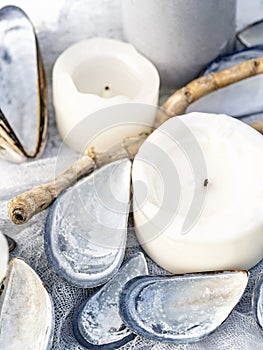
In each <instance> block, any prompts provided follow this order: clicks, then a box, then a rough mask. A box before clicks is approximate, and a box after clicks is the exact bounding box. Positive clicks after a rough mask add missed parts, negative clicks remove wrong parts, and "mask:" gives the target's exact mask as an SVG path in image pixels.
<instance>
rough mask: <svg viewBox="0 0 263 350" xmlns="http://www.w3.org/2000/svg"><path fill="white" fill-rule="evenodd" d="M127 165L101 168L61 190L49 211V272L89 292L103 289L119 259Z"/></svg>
mask: <svg viewBox="0 0 263 350" xmlns="http://www.w3.org/2000/svg"><path fill="white" fill-rule="evenodd" d="M130 171H131V162H130V160H128V159H123V160H120V161H117V162H114V163H110V164H108V165H105V166H104V167H102V168H101V169H99V170H96V171H95V172H94V173H92V174H91V175H89V176H88V177H86V178H84V179H83V180H81V181H79V182H78V183H77V184H76V185H75V186H73V187H71V188H69V189H68V190H66V191H65V192H64V193H62V195H60V196H59V197H58V198H57V200H56V201H55V203H54V204H53V205H52V207H51V209H50V211H49V215H48V218H47V222H46V226H45V251H46V255H47V257H48V260H49V263H50V266H51V267H52V268H53V270H54V271H55V272H56V273H57V274H58V275H59V276H61V277H62V278H64V279H65V280H67V281H68V282H69V283H71V284H74V285H76V286H79V287H83V288H89V287H95V286H98V285H101V284H104V283H106V282H107V281H108V280H109V279H110V278H112V277H113V275H114V274H115V273H116V272H117V271H118V269H119V267H120V265H121V263H122V261H123V257H124V251H125V245H126V236H127V220H128V214H129V204H130V203H129V200H130Z"/></svg>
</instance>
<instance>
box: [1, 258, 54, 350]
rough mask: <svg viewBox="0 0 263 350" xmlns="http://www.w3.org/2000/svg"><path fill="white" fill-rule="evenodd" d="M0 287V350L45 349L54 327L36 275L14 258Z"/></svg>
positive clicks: (47, 299) (46, 295) (51, 306)
mask: <svg viewBox="0 0 263 350" xmlns="http://www.w3.org/2000/svg"><path fill="white" fill-rule="evenodd" d="M3 284H4V290H3V292H2V294H1V296H0V349H1V350H7V349H8V350H47V349H49V348H50V346H51V343H52V336H53V327H54V314H53V305H52V302H51V299H50V296H49V294H48V293H47V291H46V289H45V288H44V286H43V284H42V282H41V280H40V278H39V277H38V275H37V274H36V273H35V272H34V270H33V269H32V268H31V267H30V266H29V265H27V264H26V263H25V262H24V261H23V260H21V259H17V258H16V259H13V260H11V262H10V263H9V266H8V270H7V275H6V278H5V280H4V282H3Z"/></svg>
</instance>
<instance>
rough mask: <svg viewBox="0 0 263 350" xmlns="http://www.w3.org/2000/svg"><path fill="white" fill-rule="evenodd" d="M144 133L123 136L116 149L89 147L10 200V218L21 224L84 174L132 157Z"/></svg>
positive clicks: (50, 202) (143, 137)
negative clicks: (54, 174)
mask: <svg viewBox="0 0 263 350" xmlns="http://www.w3.org/2000/svg"><path fill="white" fill-rule="evenodd" d="M147 136H148V134H144V133H143V134H140V135H138V136H136V137H134V138H133V137H131V138H127V139H125V140H124V141H123V143H122V145H121V146H120V147H119V149H117V150H116V152H113V151H112V152H105V153H102V154H98V153H95V152H94V151H93V150H92V149H91V150H90V152H88V154H86V155H84V156H82V157H81V158H80V159H79V160H78V161H77V162H76V163H74V164H73V165H72V166H71V167H69V168H68V169H67V170H66V171H64V172H63V173H62V174H60V175H59V176H58V177H56V178H55V179H54V180H53V181H51V182H49V183H47V184H44V185H40V186H36V187H34V188H32V189H31V190H29V191H28V192H25V193H22V194H20V195H18V196H17V197H15V198H13V199H11V200H10V202H9V203H8V215H9V218H10V220H11V221H12V222H13V223H14V224H16V225H20V224H24V223H26V222H27V221H28V220H29V219H31V218H32V216H34V215H36V214H37V213H39V212H41V211H42V210H44V209H46V208H47V207H49V206H50V204H52V202H53V201H54V200H55V199H56V198H57V196H58V195H59V194H60V193H61V192H63V191H64V190H65V189H67V188H68V187H70V186H72V185H73V184H74V183H76V182H77V181H78V180H79V179H80V178H82V177H83V176H86V175H88V174H89V173H91V172H92V171H93V170H94V169H95V168H99V167H101V166H103V165H105V164H107V163H110V162H114V161H116V160H119V159H122V158H130V159H133V158H134V157H135V155H136V154H137V152H138V150H139V148H140V146H141V144H142V143H143V142H144V141H145V139H146V138H147Z"/></svg>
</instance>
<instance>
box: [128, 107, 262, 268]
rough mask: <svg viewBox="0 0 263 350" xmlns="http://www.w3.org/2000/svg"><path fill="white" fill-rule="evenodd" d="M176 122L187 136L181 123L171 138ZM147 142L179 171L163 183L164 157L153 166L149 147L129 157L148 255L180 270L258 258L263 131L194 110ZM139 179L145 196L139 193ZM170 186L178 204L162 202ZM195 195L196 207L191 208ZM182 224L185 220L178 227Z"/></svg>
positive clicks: (232, 264) (236, 264) (239, 264)
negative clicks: (148, 150) (145, 189)
mask: <svg viewBox="0 0 263 350" xmlns="http://www.w3.org/2000/svg"><path fill="white" fill-rule="evenodd" d="M180 122H183V123H184V125H185V126H186V127H187V129H188V130H190V134H188V133H187V132H184V131H183V129H182V132H181V133H180V132H179V133H177V137H176V138H175V139H172V138H171V134H172V133H173V130H175V128H177V129H178V127H179V128H180V125H178V123H180ZM189 135H190V136H189ZM191 135H192V136H191ZM147 143H151V144H153V145H155V146H158V148H160V149H161V150H162V151H163V152H164V153H165V154H166V155H167V157H168V159H170V160H171V161H172V164H174V168H175V169H176V171H177V173H178V181H177V182H176V178H174V182H173V180H172V179H171V183H173V184H174V186H173V185H170V184H168V183H167V180H165V174H167V173H169V172H170V173H171V169H172V168H171V167H170V168H169V161H168V160H165V159H164V161H163V162H161V163H160V162H158V164H157V167H156V168H157V169H158V171H156V169H154V167H153V166H152V165H151V164H154V163H155V161H154V156H150V157H149V154H148V153H147V152H145V150H146V147H147V145H143V146H142V147H141V149H140V151H139V153H138V155H137V157H136V159H135V161H134V165H133V174H132V177H133V187H134V201H135V203H137V204H136V205H137V208H135V209H136V210H135V213H134V218H135V225H136V232H137V235H138V238H139V241H140V242H141V243H142V245H143V247H144V249H145V250H146V251H147V253H148V254H149V255H150V256H151V258H152V259H153V260H154V261H156V262H157V263H158V264H160V265H161V266H162V267H164V268H166V269H167V270H169V271H171V272H180V273H181V272H182V273H184V272H194V271H204V270H216V269H237V268H245V269H247V268H250V267H251V266H253V265H254V264H256V263H257V262H258V261H259V260H260V259H261V258H262V256H263V253H262V252H263V205H262V202H263V182H262V179H263V162H261V158H262V155H263V138H262V135H260V134H259V133H257V132H256V131H255V130H253V129H252V128H250V127H249V126H247V125H245V124H244V123H242V122H240V121H238V120H235V119H233V118H231V117H228V116H225V115H214V114H205V113H191V114H188V115H184V116H180V117H177V118H172V119H171V120H169V121H167V122H166V123H165V124H164V125H163V126H161V128H160V129H158V130H156V131H155V132H154V133H153V134H152V135H151V136H150V137H149V138H148V140H147ZM198 145H199V146H198ZM189 147H190V148H189ZM198 147H200V153H198ZM189 149H190V151H189ZM192 151H193V152H192ZM191 152H192V153H191ZM200 154H201V155H202V154H203V161H204V162H202V157H200ZM140 158H142V159H143V161H142V160H140ZM155 166H156V164H155ZM171 176H172V175H171ZM206 179H207V180H208V185H207V187H206V186H204V182H205V180H206ZM164 180H165V182H164ZM142 182H143V183H144V184H145V186H146V187H147V190H148V196H147V198H146V199H141V198H140V197H142V196H141V194H140V188H141V187H140V186H141V183H142ZM176 183H177V184H178V188H179V190H175V187H176ZM168 185H169V186H170V187H169V188H168V191H169V192H170V193H171V192H173V191H174V196H173V198H174V201H175V202H177V203H178V205H177V206H175V205H174V203H173V202H172V201H170V202H169V201H167V200H166V197H167V195H166V194H165V191H166V190H167V186H168ZM173 187H174V188H173ZM194 199H195V209H196V211H194V210H193V209H192V208H190V206H191V203H192V201H193V200H194ZM135 207H136V206H135ZM138 207H139V208H138ZM160 208H162V210H163V212H162V215H159V216H158V215H156V214H157V213H158V212H160ZM174 209H176V210H177V211H175V210H174ZM169 210H170V211H171V212H170V213H169ZM173 210H174V212H173ZM189 218H190V219H189ZM187 220H188V221H187ZM186 222H188V223H189V222H190V224H189V225H188V227H187V230H186V232H182V231H184V229H183V228H185V226H184V225H185V223H186ZM186 226H187V225H186Z"/></svg>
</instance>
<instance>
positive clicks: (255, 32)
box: [237, 20, 263, 47]
mask: <svg viewBox="0 0 263 350" xmlns="http://www.w3.org/2000/svg"><path fill="white" fill-rule="evenodd" d="M237 38H238V40H239V41H240V42H241V43H242V44H243V45H244V46H246V47H252V46H256V45H263V20H260V21H257V22H255V23H251V24H249V25H248V26H247V27H245V28H244V29H242V30H241V31H239V32H238V33H237Z"/></svg>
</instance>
